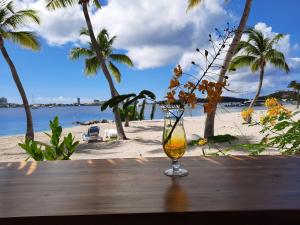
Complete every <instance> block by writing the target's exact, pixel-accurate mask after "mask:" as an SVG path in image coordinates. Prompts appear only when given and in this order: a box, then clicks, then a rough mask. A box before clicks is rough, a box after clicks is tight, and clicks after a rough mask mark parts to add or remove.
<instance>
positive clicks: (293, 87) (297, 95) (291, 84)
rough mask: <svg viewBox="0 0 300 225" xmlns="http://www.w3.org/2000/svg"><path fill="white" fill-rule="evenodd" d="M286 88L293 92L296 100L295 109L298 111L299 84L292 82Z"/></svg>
mask: <svg viewBox="0 0 300 225" xmlns="http://www.w3.org/2000/svg"><path fill="white" fill-rule="evenodd" d="M288 87H289V88H292V89H294V90H295V94H296V99H297V109H299V104H300V83H298V82H297V81H295V80H293V81H291V82H290V83H289V86H288Z"/></svg>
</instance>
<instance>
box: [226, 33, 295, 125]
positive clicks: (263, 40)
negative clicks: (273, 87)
mask: <svg viewBox="0 0 300 225" xmlns="http://www.w3.org/2000/svg"><path fill="white" fill-rule="evenodd" d="M246 33H247V34H248V40H247V41H240V42H239V45H238V48H237V50H236V52H235V54H236V56H235V57H234V58H233V59H232V61H231V63H230V66H229V70H235V69H238V68H243V67H249V68H250V69H251V71H252V72H253V73H255V72H259V82H258V88H257V91H256V94H255V96H254V98H253V100H252V102H251V104H250V106H249V108H248V110H251V108H253V106H254V104H255V102H256V100H257V99H258V97H259V95H260V92H261V89H262V84H263V80H264V75H265V68H266V66H267V64H270V65H272V66H274V67H277V68H279V69H281V70H283V71H285V72H286V73H288V72H289V71H290V69H289V66H288V64H287V62H286V61H285V57H284V54H283V53H282V52H280V51H278V50H277V49H275V45H276V44H277V43H278V41H279V40H281V39H282V38H283V37H284V35H283V34H277V35H276V36H275V37H273V38H272V39H270V38H267V37H266V36H265V35H264V34H263V33H262V32H261V31H259V30H256V29H253V28H250V29H248V30H247V31H246ZM246 122H247V123H250V122H251V114H249V116H248V117H247V119H246Z"/></svg>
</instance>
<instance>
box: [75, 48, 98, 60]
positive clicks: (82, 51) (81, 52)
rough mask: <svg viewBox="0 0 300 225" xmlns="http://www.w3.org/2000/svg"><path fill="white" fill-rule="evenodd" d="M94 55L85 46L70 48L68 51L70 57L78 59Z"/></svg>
mask: <svg viewBox="0 0 300 225" xmlns="http://www.w3.org/2000/svg"><path fill="white" fill-rule="evenodd" d="M93 55H94V52H93V51H91V50H90V49H87V48H79V47H78V48H72V49H71V52H70V55H69V57H70V59H72V60H75V59H79V58H80V57H84V56H86V57H91V56H93Z"/></svg>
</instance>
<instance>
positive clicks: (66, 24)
mask: <svg viewBox="0 0 300 225" xmlns="http://www.w3.org/2000/svg"><path fill="white" fill-rule="evenodd" d="M17 2H18V5H19V7H21V8H28V7H30V8H34V9H37V10H39V11H40V16H41V19H42V24H41V26H39V27H38V26H32V27H31V28H32V29H34V30H36V31H37V32H38V33H39V34H40V35H41V36H42V37H43V38H45V39H46V40H47V41H48V43H49V44H51V45H63V44H65V43H68V42H73V43H74V42H75V43H78V42H79V41H84V40H83V39H80V38H79V37H78V31H79V30H80V28H81V27H83V26H84V25H85V21H84V18H83V15H82V12H81V9H80V6H79V5H75V6H74V7H72V8H67V9H61V10H57V11H50V12H49V11H48V10H47V9H46V8H45V1H44V0H25V1H24V0H17ZM222 4H223V0H210V1H209V3H208V1H207V2H205V1H204V3H203V4H202V5H201V6H199V7H197V8H196V9H194V10H192V11H190V12H189V13H186V10H185V9H186V7H187V2H186V1H182V0H176V1H175V2H172V3H170V0H160V1H155V2H153V1H152V0H143V1H141V0H122V1H120V0H109V1H108V4H107V5H106V6H105V7H103V8H102V9H101V10H97V11H95V10H91V15H90V16H91V20H92V22H93V25H94V29H95V32H97V31H99V30H100V29H101V28H107V29H108V31H109V33H110V34H111V35H117V36H118V38H117V41H116V43H115V47H116V48H121V49H124V50H127V51H128V54H129V55H130V56H131V57H132V59H133V61H134V63H135V64H136V65H137V67H138V68H139V69H145V68H152V67H159V66H165V65H167V64H170V63H173V64H175V63H176V62H177V61H178V60H179V59H180V57H181V56H182V54H183V53H184V52H186V51H190V50H191V49H194V48H196V46H197V47H199V48H201V47H202V46H203V45H204V44H206V43H207V39H208V37H207V36H208V33H209V32H211V31H212V30H213V29H214V28H215V27H218V26H219V25H220V24H223V23H224V22H225V21H226V22H227V21H228V20H230V19H231V16H230V15H228V13H227V12H226V11H225V10H224V9H223V6H222Z"/></svg>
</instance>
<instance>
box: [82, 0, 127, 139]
mask: <svg viewBox="0 0 300 225" xmlns="http://www.w3.org/2000/svg"><path fill="white" fill-rule="evenodd" d="M79 3H80V4H81V5H82V9H83V14H84V17H85V21H86V24H87V27H88V31H89V36H90V38H91V42H92V45H93V48H94V50H95V52H96V56H97V59H98V61H99V63H100V65H101V68H102V71H103V73H104V76H105V78H106V80H107V82H108V84H109V88H110V92H111V97H116V96H118V92H117V90H116V88H115V86H114V83H113V80H112V78H111V75H110V73H109V71H108V69H107V66H106V64H105V60H104V58H103V56H102V55H101V50H100V47H99V45H98V43H97V40H96V37H95V34H94V31H93V26H92V23H91V20H90V16H89V12H88V8H87V4H88V1H87V0H83V1H79ZM113 112H114V117H115V123H116V127H117V132H118V136H119V138H120V139H122V140H126V139H127V138H126V135H125V132H124V129H123V126H122V121H121V116H120V112H119V109H118V106H115V107H114V108H113Z"/></svg>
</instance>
